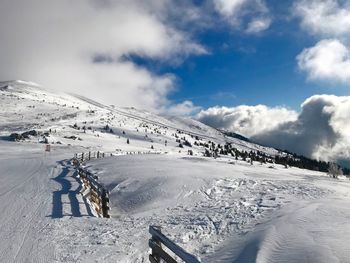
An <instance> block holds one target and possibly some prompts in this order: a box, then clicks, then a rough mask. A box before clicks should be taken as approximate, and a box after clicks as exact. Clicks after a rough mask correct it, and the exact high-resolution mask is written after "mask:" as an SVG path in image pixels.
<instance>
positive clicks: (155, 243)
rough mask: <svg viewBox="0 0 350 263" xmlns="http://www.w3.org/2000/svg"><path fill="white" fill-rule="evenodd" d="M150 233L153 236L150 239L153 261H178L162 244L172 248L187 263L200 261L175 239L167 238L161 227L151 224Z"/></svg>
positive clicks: (198, 262)
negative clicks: (175, 241)
mask: <svg viewBox="0 0 350 263" xmlns="http://www.w3.org/2000/svg"><path fill="white" fill-rule="evenodd" d="M149 233H150V234H151V235H152V238H151V239H150V240H149V242H148V244H149V247H150V248H151V249H152V253H151V254H150V255H149V261H150V262H151V263H160V262H166V263H177V261H176V260H175V259H174V258H173V257H171V256H170V255H169V254H168V253H167V252H166V251H164V249H163V248H162V244H163V245H164V246H166V247H167V248H168V249H169V250H171V251H172V252H173V253H174V254H175V255H176V256H178V257H179V258H180V259H182V260H183V261H184V262H186V263H200V261H199V260H198V259H197V258H196V257H195V256H193V255H191V254H189V253H188V252H186V251H185V250H184V249H183V248H181V247H179V246H178V245H176V244H175V243H174V242H173V241H171V240H170V239H169V238H167V237H166V236H165V235H164V234H163V233H162V232H161V229H160V227H156V226H150V227H149Z"/></svg>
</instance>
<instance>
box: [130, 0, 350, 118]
mask: <svg viewBox="0 0 350 263" xmlns="http://www.w3.org/2000/svg"><path fill="white" fill-rule="evenodd" d="M292 4H293V1H280V0H271V1H267V2H266V5H267V6H268V7H269V8H270V9H271V10H270V12H271V16H273V17H274V21H273V23H272V24H271V25H270V27H269V28H268V29H267V30H265V31H264V32H259V33H257V34H247V33H245V32H243V31H242V30H239V29H237V28H234V27H232V26H231V25H229V24H225V23H223V22H219V23H218V25H217V26H216V25H214V26H213V27H210V28H209V29H207V30H202V31H200V32H195V33H194V38H195V40H196V41H198V42H199V43H201V44H202V45H203V46H204V47H205V48H206V49H207V50H208V54H204V55H200V56H189V57H188V58H186V59H184V61H183V62H182V63H180V64H177V63H176V64H175V65H172V64H171V63H170V64H169V63H164V62H158V63H157V61H154V60H140V59H134V61H135V62H136V63H139V64H142V65H145V66H147V67H148V68H149V69H150V70H152V71H154V72H156V73H157V74H165V73H172V74H174V75H175V76H176V87H177V89H176V91H175V92H172V93H170V95H169V98H170V99H171V100H172V101H175V102H181V101H183V100H190V101H192V102H193V103H194V104H195V105H199V106H201V107H203V108H208V107H212V106H216V105H225V106H228V107H232V106H236V105H241V104H246V105H256V104H264V105H267V106H271V107H272V106H278V105H283V106H286V107H289V108H291V109H294V110H297V111H298V110H300V104H301V103H302V102H303V101H304V100H305V99H306V98H308V97H310V96H312V95H314V94H335V95H349V91H350V90H349V88H348V87H347V86H346V85H344V84H342V83H337V82H335V83H334V82H332V81H312V80H308V77H307V74H306V73H305V72H302V71H301V70H300V69H299V68H298V64H297V59H296V57H297V56H298V54H300V53H301V52H302V50H303V49H304V48H307V47H311V46H313V45H314V44H315V42H317V39H318V38H317V37H315V36H314V35H310V34H307V32H305V30H303V29H302V28H301V27H300V19H298V18H297V17H294V16H292V14H291V12H292ZM214 16H218V17H216V19H218V20H219V16H220V15H219V14H214Z"/></svg>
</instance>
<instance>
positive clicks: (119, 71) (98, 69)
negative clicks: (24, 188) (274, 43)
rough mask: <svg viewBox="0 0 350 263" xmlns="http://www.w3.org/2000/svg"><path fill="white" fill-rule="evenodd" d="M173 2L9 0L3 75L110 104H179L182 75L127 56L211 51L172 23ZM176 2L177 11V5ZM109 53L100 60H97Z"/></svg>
mask: <svg viewBox="0 0 350 263" xmlns="http://www.w3.org/2000/svg"><path fill="white" fill-rule="evenodd" d="M171 3H172V2H171V1H157V0H149V1H140V0H120V1H96V0H91V1H85V0H75V1H69V0H54V1H41V0H3V1H2V2H1V9H0V35H1V49H0V61H1V65H0V79H3V80H5V79H27V80H32V81H35V82H37V83H40V84H42V85H43V86H46V87H48V88H52V89H57V90H66V91H67V90H68V91H70V92H76V93H80V94H83V95H85V96H88V97H91V98H92V99H96V100H100V101H104V102H106V103H109V104H117V105H122V106H136V107H141V108H146V109H150V110H155V109H159V108H162V107H164V106H165V105H171V102H170V101H168V100H167V94H168V93H169V92H170V91H171V90H173V89H174V76H171V75H157V74H154V73H152V72H150V71H149V70H147V69H146V68H144V67H142V66H139V65H137V64H135V63H133V62H131V61H129V60H127V59H126V58H127V57H128V56H130V55H137V56H140V57H144V58H150V59H155V60H162V61H165V62H169V61H173V60H174V59H176V60H178V59H179V58H185V57H186V56H188V55H191V54H203V53H205V52H206V50H205V49H204V48H203V47H202V46H201V45H200V44H198V43H196V42H194V41H192V40H191V37H190V36H189V35H188V34H186V33H185V32H183V31H181V30H179V29H177V28H176V27H175V26H172V24H171V23H170V22H169V21H167V20H166V17H167V15H166V13H164V4H168V6H167V7H168V8H169V9H172V10H173V9H175V8H176V7H175V6H173V5H172V6H169V5H170V4H171ZM172 7H174V8H172ZM96 56H99V57H100V58H103V57H104V58H108V59H105V60H103V59H102V60H101V61H99V63H96V60H95V61H94V58H95V57H96Z"/></svg>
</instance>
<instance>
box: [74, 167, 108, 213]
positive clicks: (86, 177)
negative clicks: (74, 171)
mask: <svg viewBox="0 0 350 263" xmlns="http://www.w3.org/2000/svg"><path fill="white" fill-rule="evenodd" d="M78 175H79V178H80V181H81V182H82V185H83V189H82V194H83V196H84V197H85V198H87V199H88V200H89V201H90V204H91V206H92V207H93V208H94V210H95V211H96V213H97V214H98V215H99V216H101V217H106V218H109V217H110V215H109V210H110V208H109V193H108V190H107V189H106V188H105V187H104V186H103V185H102V184H100V183H99V182H98V178H97V177H96V176H94V175H93V174H91V173H90V172H88V171H85V170H84V169H82V168H80V167H79V168H78Z"/></svg>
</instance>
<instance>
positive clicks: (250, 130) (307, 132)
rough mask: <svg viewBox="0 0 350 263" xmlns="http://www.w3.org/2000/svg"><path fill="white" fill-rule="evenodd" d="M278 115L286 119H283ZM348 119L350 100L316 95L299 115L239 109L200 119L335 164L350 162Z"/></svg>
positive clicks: (213, 112)
mask: <svg viewBox="0 0 350 263" xmlns="http://www.w3.org/2000/svg"><path fill="white" fill-rule="evenodd" d="M256 108H261V109H263V110H257V109H256ZM252 109H254V110H252ZM262 112H263V113H262ZM278 112H282V113H281V114H284V116H285V117H284V118H280V116H279V114H278ZM237 116H238V117H237ZM241 116H244V117H241ZM262 116H263V117H262ZM349 116H350V97H346V96H334V95H315V96H312V97H310V98H308V99H307V100H305V101H304V103H303V104H302V105H301V111H300V113H298V114H296V113H295V112H294V111H290V110H288V109H284V108H268V107H266V106H261V105H259V106H255V107H249V106H243V107H242V106H239V107H235V108H221V109H216V110H214V109H210V110H208V111H202V112H201V113H200V114H199V119H200V120H201V121H203V122H205V123H207V124H209V125H211V126H214V127H217V128H228V129H230V130H232V131H235V132H238V133H242V134H243V135H246V136H249V137H250V138H251V139H253V140H254V141H256V142H259V143H261V144H265V145H270V146H273V147H276V148H279V149H287V150H290V151H293V152H296V153H299V154H303V155H305V156H308V157H312V158H316V159H321V160H326V161H333V160H345V159H350V148H349V145H350V124H349V122H348V117H349ZM276 117H277V119H276ZM213 120H215V121H213ZM269 124H270V125H271V127H269V126H270V125H269Z"/></svg>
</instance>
